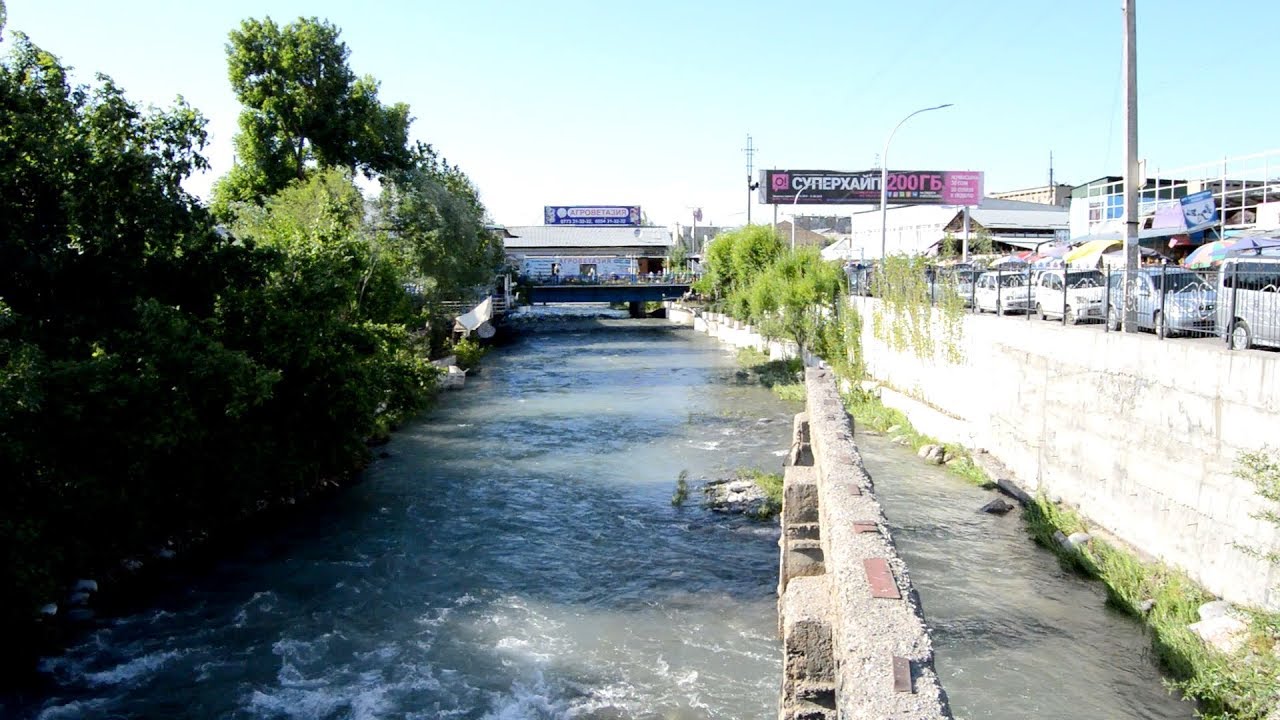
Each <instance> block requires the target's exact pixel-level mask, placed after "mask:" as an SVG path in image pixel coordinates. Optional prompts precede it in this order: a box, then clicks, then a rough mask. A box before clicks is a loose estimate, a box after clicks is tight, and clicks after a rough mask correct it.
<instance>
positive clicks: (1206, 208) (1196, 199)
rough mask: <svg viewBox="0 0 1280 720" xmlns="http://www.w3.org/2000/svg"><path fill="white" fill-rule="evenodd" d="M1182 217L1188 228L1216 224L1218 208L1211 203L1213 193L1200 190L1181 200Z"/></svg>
mask: <svg viewBox="0 0 1280 720" xmlns="http://www.w3.org/2000/svg"><path fill="white" fill-rule="evenodd" d="M1182 216H1183V218H1185V221H1186V223H1187V227H1189V228H1193V227H1196V226H1198V225H1212V224H1213V223H1216V222H1218V206H1217V205H1215V204H1214V202H1213V191H1212V190H1201V191H1200V192H1198V193H1192V194H1191V195H1188V196H1186V197H1184V198H1182Z"/></svg>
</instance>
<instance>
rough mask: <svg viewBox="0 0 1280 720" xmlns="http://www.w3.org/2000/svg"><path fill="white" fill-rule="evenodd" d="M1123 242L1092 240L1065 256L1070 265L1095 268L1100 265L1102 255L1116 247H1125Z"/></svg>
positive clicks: (1064, 258)
mask: <svg viewBox="0 0 1280 720" xmlns="http://www.w3.org/2000/svg"><path fill="white" fill-rule="evenodd" d="M1123 244H1124V241H1123V240H1106V239H1103V240H1090V241H1089V242H1086V243H1084V244H1083V245H1081V246H1080V247H1078V248H1076V249H1075V250H1072V251H1071V252H1069V253H1067V254H1066V255H1064V256H1063V258H1062V259H1063V260H1065V261H1066V263H1067V264H1068V265H1076V266H1084V267H1093V266H1095V265H1097V264H1098V258H1099V257H1101V256H1102V253H1104V252H1106V251H1107V250H1110V249H1111V248H1112V247H1114V246H1116V245H1123Z"/></svg>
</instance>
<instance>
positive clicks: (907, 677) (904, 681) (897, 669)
mask: <svg viewBox="0 0 1280 720" xmlns="http://www.w3.org/2000/svg"><path fill="white" fill-rule="evenodd" d="M893 691H894V692H904V693H909V692H915V690H914V689H912V687H911V661H910V660H907V659H906V658H904V657H898V656H897V655H894V656H893Z"/></svg>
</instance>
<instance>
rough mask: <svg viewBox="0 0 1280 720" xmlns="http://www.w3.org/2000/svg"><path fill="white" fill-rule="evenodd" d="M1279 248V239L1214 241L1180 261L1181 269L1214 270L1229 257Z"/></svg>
mask: <svg viewBox="0 0 1280 720" xmlns="http://www.w3.org/2000/svg"><path fill="white" fill-rule="evenodd" d="M1273 247H1280V239H1276V238H1264V237H1234V238H1227V239H1226V240H1215V241H1213V242H1211V243H1205V244H1204V245H1201V246H1200V247H1198V248H1196V249H1195V251H1194V252H1192V253H1191V254H1190V255H1188V256H1187V257H1186V258H1184V259H1183V260H1182V265H1183V267H1188V268H1191V269H1193V270H1204V269H1207V268H1216V267H1218V266H1219V265H1221V264H1222V261H1223V260H1226V259H1227V258H1229V257H1233V256H1235V255H1239V254H1241V253H1245V252H1249V251H1250V250H1262V249H1264V248H1273Z"/></svg>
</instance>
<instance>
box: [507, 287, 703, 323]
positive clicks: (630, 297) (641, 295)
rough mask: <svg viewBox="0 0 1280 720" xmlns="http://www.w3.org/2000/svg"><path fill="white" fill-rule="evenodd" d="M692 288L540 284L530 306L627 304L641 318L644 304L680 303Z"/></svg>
mask: <svg viewBox="0 0 1280 720" xmlns="http://www.w3.org/2000/svg"><path fill="white" fill-rule="evenodd" d="M689 288H690V283H689V282H634V283H601V284H592V285H587V284H582V283H562V284H561V283H540V284H537V285H532V286H530V287H529V302H531V303H534V304H537V303H602V302H607V303H628V304H629V305H630V306H631V315H632V317H638V316H639V315H640V314H641V307H642V304H643V303H647V302H661V301H663V300H678V299H680V298H681V297H683V296H684V294H685V293H687V292H689Z"/></svg>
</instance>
